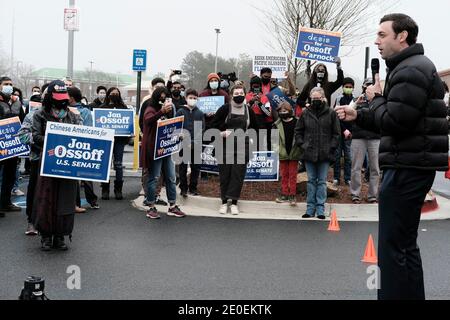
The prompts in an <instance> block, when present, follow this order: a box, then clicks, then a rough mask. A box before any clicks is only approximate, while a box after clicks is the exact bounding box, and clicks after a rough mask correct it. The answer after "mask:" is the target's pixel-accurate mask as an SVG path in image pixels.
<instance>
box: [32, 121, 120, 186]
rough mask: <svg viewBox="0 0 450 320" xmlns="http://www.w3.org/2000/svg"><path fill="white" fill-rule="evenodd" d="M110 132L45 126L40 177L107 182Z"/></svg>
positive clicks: (110, 158) (86, 128)
mask: <svg viewBox="0 0 450 320" xmlns="http://www.w3.org/2000/svg"><path fill="white" fill-rule="evenodd" d="M113 148H114V130H111V129H101V128H93V127H84V126H78V125H72V124H64V123H58V122H48V123H47V130H46V132H45V142H44V151H43V154H42V166H41V176H44V177H51V178H61V179H69V180H80V181H94V182H106V183H107V182H109V176H110V171H111V162H112V154H113Z"/></svg>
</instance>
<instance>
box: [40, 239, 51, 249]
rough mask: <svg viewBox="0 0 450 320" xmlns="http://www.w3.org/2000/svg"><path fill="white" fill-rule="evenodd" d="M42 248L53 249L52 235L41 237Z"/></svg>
mask: <svg viewBox="0 0 450 320" xmlns="http://www.w3.org/2000/svg"><path fill="white" fill-rule="evenodd" d="M41 244H42V246H41V250H42V251H51V250H52V237H42V239H41Z"/></svg>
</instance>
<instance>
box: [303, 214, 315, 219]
mask: <svg viewBox="0 0 450 320" xmlns="http://www.w3.org/2000/svg"><path fill="white" fill-rule="evenodd" d="M312 218H314V216H312V215H309V214H307V213H305V214H304V215H303V216H302V219H312Z"/></svg>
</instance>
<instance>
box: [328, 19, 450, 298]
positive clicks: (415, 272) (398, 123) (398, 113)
mask: <svg viewBox="0 0 450 320" xmlns="http://www.w3.org/2000/svg"><path fill="white" fill-rule="evenodd" d="M418 33H419V27H418V26H417V24H416V22H414V20H413V19H411V18H410V17H409V16H407V15H404V14H389V15H386V16H385V17H383V18H382V19H381V22H380V26H379V31H378V35H377V40H376V42H375V44H376V45H377V46H378V49H379V51H380V54H381V57H382V58H383V59H384V60H385V61H386V65H387V67H388V70H389V71H388V75H387V78H386V86H385V90H384V93H383V92H382V89H381V85H380V76H379V74H376V75H375V84H374V85H373V86H370V87H368V88H367V91H366V95H367V99H368V100H369V102H370V109H362V110H359V111H356V110H354V109H353V108H352V107H350V106H341V107H337V109H336V112H337V113H338V115H339V117H340V119H341V120H345V121H356V123H357V124H358V125H359V126H361V127H363V128H367V129H370V130H372V131H373V130H375V131H377V132H380V134H381V144H380V167H381V169H382V170H383V171H384V175H383V182H382V186H381V189H380V197H379V215H380V224H379V243H378V250H379V267H380V270H381V289H380V290H379V291H378V299H380V300H424V299H425V289H424V279H423V269H422V261H421V257H420V250H419V247H418V245H417V236H418V228H419V223H420V217H421V209H422V206H423V203H424V200H425V196H426V194H427V192H428V191H429V190H430V189H431V187H432V185H433V182H434V179H435V176H436V171H446V170H448V136H447V134H448V125H447V123H446V119H445V115H446V108H445V103H444V101H443V98H444V95H445V91H444V87H443V85H442V81H441V80H440V78H439V76H438V74H437V71H436V67H435V66H434V64H433V63H432V62H431V61H430V60H429V59H428V58H427V57H425V56H424V48H423V46H422V44H418V43H416V42H417V36H418ZM374 71H376V70H374Z"/></svg>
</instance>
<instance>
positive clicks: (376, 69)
mask: <svg viewBox="0 0 450 320" xmlns="http://www.w3.org/2000/svg"><path fill="white" fill-rule="evenodd" d="M371 69H372V79H373V84H375V75H376V74H379V73H380V60H379V59H377V58H375V59H372V63H371Z"/></svg>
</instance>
